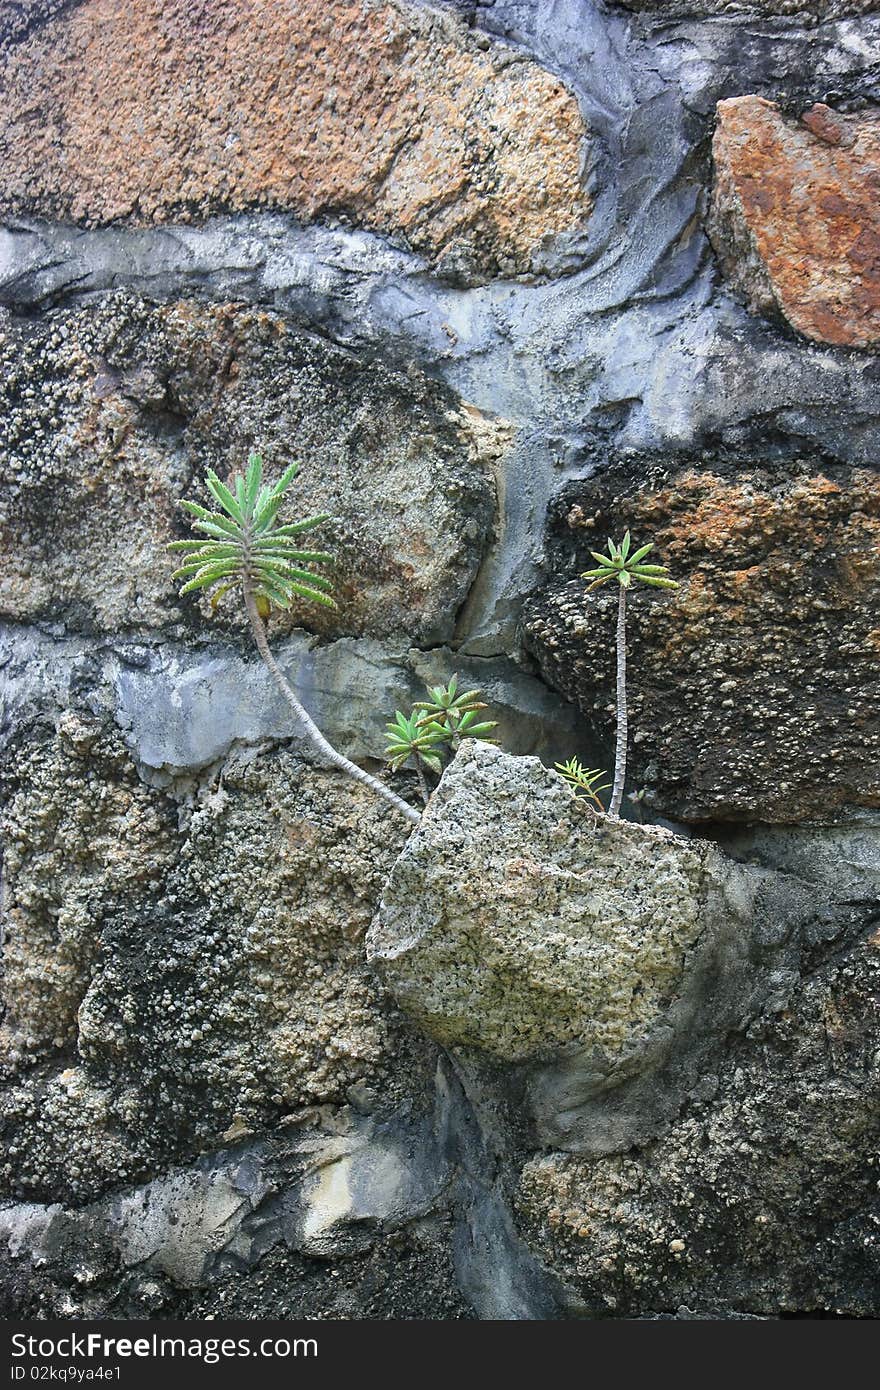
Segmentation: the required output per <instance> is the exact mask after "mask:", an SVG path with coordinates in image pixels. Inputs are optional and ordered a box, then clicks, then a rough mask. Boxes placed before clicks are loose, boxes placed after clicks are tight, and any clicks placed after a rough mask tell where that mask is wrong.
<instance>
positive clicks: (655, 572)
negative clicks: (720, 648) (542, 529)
mask: <svg viewBox="0 0 880 1390" xmlns="http://www.w3.org/2000/svg"><path fill="white" fill-rule="evenodd" d="M653 549H654V545H653V542H651V543H650V544H648V545H643V546H641V547H640V548H639V549H638V550H635V551H632V553H631V550H632V542H631V539H630V534H629V531H627V533H626V535H625V536H624V538H623V540H622V541H621V543H620V544H619V545H617V544H615V542H614V541H613V540H611V539H610V538H609V541H608V553H607V555H600V554H599V552H598V551H596V550H591V551H590V554H591V555H592V557H593V559H594V560H595V561H596V568H595V569H592V570H587V571H586V572H585V573H584V574H582V575H581V579H589V580H591V581H592V582H591V584H590V588H591V589H597V588H598V587H599V586H600V584H607V583H608V582H609V580H612V581H616V583H617V585H618V595H617V742H616V746H615V750H614V786H613V788H612V791H611V801H610V803H609V806H608V815H609V816H611V817H613V818H614V819H617V818H619V816H620V803H621V801H622V800H623V784H624V781H625V779H626V747H627V738H628V733H629V730H628V721H627V709H626V591H627V589H629V588H630V587H631V586H632V584H634V583H640V584H649V585H651V586H652V587H653V588H655V589H677V588H678V584H677V582H676V581H675V580H674V579H667V578H666V575H667V574H668V569H667V567H666V565H646V564H645V556H646V555H648V554H650V552H651V551H652V550H653Z"/></svg>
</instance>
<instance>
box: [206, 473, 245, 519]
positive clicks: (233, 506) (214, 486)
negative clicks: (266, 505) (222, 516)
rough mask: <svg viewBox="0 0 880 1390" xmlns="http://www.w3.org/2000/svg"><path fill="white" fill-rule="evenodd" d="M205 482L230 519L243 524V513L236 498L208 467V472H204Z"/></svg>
mask: <svg viewBox="0 0 880 1390" xmlns="http://www.w3.org/2000/svg"><path fill="white" fill-rule="evenodd" d="M205 482H206V484H207V486H208V490H209V492H210V493H211V495H212V496H213V497H216V499H217V501H218V502H219V503H220V506H221V507H223V509H224V511H227V512H228V513H229V515H230V516H231V517H232V519H233V520H234V521H237V522H238V524H239V526H243V525H244V514H243V512H242V509H241V507H240V506H239V503H238V501H237V499H236V498H235V497H233V495H232V493H231V492H230V491H229V488H228V487H227V486H226V484H225V483H224V482H222V481H221V480H220V478H218V477H217V474H216V473H215V472H214V471H213V469H210V468H209V469H208V472H207V473H206V474H205Z"/></svg>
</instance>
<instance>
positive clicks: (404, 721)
mask: <svg viewBox="0 0 880 1390" xmlns="http://www.w3.org/2000/svg"><path fill="white" fill-rule="evenodd" d="M385 727H386V729H387V730H388V735H389V738H390V742H389V744H388V747H387V748H386V749H385V756H386V758H387V759H388V763H389V765H390V767H391V771H392V772H399V771H400V769H401V768H402V767H405V766H406V764H407V763H411V764H412V766H413V767H414V768H415V770H416V772H417V773H418V775H419V785H420V786H421V789H422V798H423V800H424V801H426V802H427V800H428V798H429V797H430V794H431V792H430V788H429V786H428V783H427V781H426V780H425V768H429V769H430V771H431V772H433V773H434V774H435V775H436V776H437V777H440V776H441V775H442V772H443V748H444V746H445V744H446V740H447V734H446V730H445V729H444V728H443V727H442V726H441V725H440V724H434V723H425V724H423V723H421V722H420V721H419V716H418V715H417V714H416V713H415V711H413V713H412V714H410V715H406V714H404V713H403V712H402V711H401V710H397V711H396V712H395V715H394V720H393V722H392V723H391V724H386V726H385Z"/></svg>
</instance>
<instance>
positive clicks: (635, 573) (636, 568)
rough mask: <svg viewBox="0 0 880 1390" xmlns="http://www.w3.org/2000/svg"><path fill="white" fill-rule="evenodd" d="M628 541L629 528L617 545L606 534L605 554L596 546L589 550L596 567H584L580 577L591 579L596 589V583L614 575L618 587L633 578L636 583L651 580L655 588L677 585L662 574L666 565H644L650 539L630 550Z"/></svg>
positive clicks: (629, 541)
mask: <svg viewBox="0 0 880 1390" xmlns="http://www.w3.org/2000/svg"><path fill="white" fill-rule="evenodd" d="M631 545H632V542H631V540H630V534H629V531H627V532H626V534H625V535H624V537H623V540H622V541H621V543H620V545H616V544H615V542H614V541H613V540H612V539H611V537H610V536H609V538H608V554H607V555H600V554H599V552H598V550H591V551H590V554H591V555H592V557H593V559H594V560H595V561H596V569H592V570H586V571H585V572H584V573H583V574H582V575H581V579H592V581H593V582H592V584H591V585H590V588H591V589H598V587H599V585H600V584H607V582H608V581H609V579H616V580H617V582H618V584H619V585H620V587H621V588H622V589H628V588H629V587H630V585H631V584H632V582H633V580H637V581H638V582H639V583H640V584H652V585H653V586H654V588H656V589H677V588H678V584H677V583H676V581H675V580H674V579H666V578H664V576H665V575H666V574H668V573H669V570H668V567H667V566H666V565H646V564H645V563H644V559H645V556H646V555H649V554H650V553H651V551H652V550H653V549H654V542H653V541H651V542H649V544H648V545H643V546H640V548H639V549H638V550H636V551H634V552H633V554H632V555H631V554H630V549H631Z"/></svg>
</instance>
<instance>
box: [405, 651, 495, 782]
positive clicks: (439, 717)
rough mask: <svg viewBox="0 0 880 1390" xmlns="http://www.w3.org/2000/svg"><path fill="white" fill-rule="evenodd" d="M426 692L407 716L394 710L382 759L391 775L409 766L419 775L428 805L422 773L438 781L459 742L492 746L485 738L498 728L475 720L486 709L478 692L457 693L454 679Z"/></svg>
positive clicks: (489, 721) (424, 778) (432, 687)
mask: <svg viewBox="0 0 880 1390" xmlns="http://www.w3.org/2000/svg"><path fill="white" fill-rule="evenodd" d="M426 689H427V692H428V696H429V698H428V699H427V700H416V701H415V702H414V704H413V707H412V712H411V713H410V714H409V715H406V714H404V713H403V712H402V710H397V712H396V713H395V716H394V722H393V723H391V724H387V725H386V728H387V730H388V733H389V735H390V739H391V741H390V743H389V744H388V747H387V748H386V749H385V756H386V758H387V759H388V762H389V764H390V766H391V769H392V771H394V772H397V771H399V770H400V768H402V767H405V766H406V765H407V764H408V763H411V764H412V766H413V767H414V768H415V770H416V772H417V773H418V777H419V784H420V786H421V790H422V797H423V799H424V800H425V801H426V802H427V801H428V800H429V798H430V795H431V788H430V787H429V785H428V781H427V778H426V777H425V770H426V769H427V770H428V771H429V772H431V773H432V774H433V775H434V776H435V777H441V776H442V774H443V772H444V770H445V768H446V767H447V766H448V764H449V762H450V760H451V759H452V757H453V756H454V755H455V753H456V751H457V749H458V747H459V745H460V744H461V741H462V739H465V738H476V739H483V740H485V741H486V742H490V743H491V742H492V740H491V739H489V738H488V735H489V733H491V731H492V729H494V728H496V727H497V721H496V720H494V719H483V720H481V719H479V718H478V715H479V712H480V710H483V709H486V708H487V706H486V703H485V701H484V700H482V699H481V698H480V694H481V692H480V691H479V690H464V691H462V692H461V693H459V690H458V676H457V675H456V676H453V677H452V678H451V680H450V681H449V684H448V685H434V686H427V687H426Z"/></svg>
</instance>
